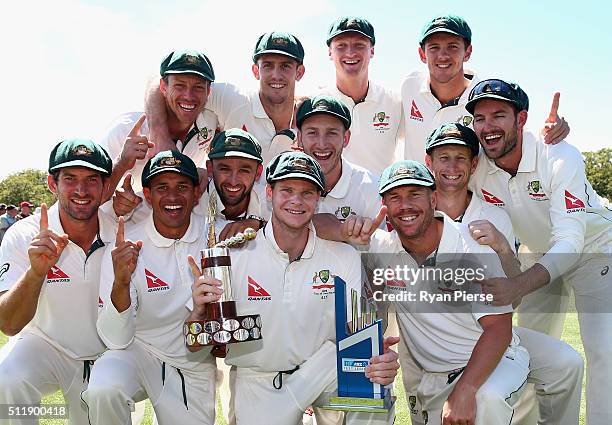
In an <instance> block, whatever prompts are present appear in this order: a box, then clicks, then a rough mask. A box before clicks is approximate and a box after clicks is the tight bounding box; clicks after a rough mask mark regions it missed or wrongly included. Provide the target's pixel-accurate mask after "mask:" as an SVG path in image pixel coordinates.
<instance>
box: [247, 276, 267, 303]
mask: <svg viewBox="0 0 612 425" xmlns="http://www.w3.org/2000/svg"><path fill="white" fill-rule="evenodd" d="M247 281H248V285H249V290H248V298H247V299H248V300H249V301H268V300H271V299H272V297H271V296H270V294H268V291H266V290H265V289H264V288H263V287H262V286H261V285H260V284H259V283H257V282H256V281H255V279H253V278H252V277H251V276H249V277H248V279H247Z"/></svg>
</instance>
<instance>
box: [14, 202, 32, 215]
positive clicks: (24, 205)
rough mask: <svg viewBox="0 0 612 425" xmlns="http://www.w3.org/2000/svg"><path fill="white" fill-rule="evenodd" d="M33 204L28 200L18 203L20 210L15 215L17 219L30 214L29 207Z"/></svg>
mask: <svg viewBox="0 0 612 425" xmlns="http://www.w3.org/2000/svg"><path fill="white" fill-rule="evenodd" d="M33 206H34V204H30V202H28V201H22V202H21V204H19V208H20V209H21V212H20V213H19V215H18V216H17V220H21V219H22V218H26V217H29V216H30V215H32V212H31V210H30V208H32V207H33Z"/></svg>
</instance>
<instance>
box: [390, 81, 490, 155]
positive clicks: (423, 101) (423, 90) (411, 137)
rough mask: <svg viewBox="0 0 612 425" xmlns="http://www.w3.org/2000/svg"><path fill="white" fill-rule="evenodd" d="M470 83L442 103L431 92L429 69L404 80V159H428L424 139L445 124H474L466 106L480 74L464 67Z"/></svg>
mask: <svg viewBox="0 0 612 425" xmlns="http://www.w3.org/2000/svg"><path fill="white" fill-rule="evenodd" d="M464 71H465V77H466V78H468V79H470V85H469V86H468V88H466V89H465V91H464V92H463V93H462V94H461V96H460V97H459V98H458V99H455V100H454V101H452V102H449V103H447V104H446V105H442V104H441V103H440V101H439V100H438V99H437V98H436V97H435V96H434V95H433V93H432V92H431V86H430V79H429V73H428V72H427V71H415V72H413V73H412V74H410V75H409V76H408V77H406V79H405V80H404V82H403V83H402V92H401V99H402V112H403V114H404V132H405V135H404V140H405V147H404V159H412V160H414V161H419V162H422V163H424V162H425V141H426V140H427V137H429V135H430V134H431V133H432V132H433V131H434V130H435V129H436V128H438V127H440V126H441V125H442V124H448V123H453V122H456V123H459V124H463V125H466V126H469V127H471V126H472V116H471V115H470V113H469V112H468V111H467V110H466V109H465V104H466V103H467V101H468V96H469V94H470V91H471V90H472V88H473V87H474V86H475V85H476V84H477V83H478V81H479V80H478V78H477V77H476V75H475V74H474V73H473V72H472V71H468V70H464Z"/></svg>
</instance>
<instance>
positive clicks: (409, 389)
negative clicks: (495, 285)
mask: <svg viewBox="0 0 612 425" xmlns="http://www.w3.org/2000/svg"><path fill="white" fill-rule="evenodd" d="M514 332H515V333H516V334H517V335H518V337H519V339H520V345H521V346H522V347H524V348H525V349H526V350H527V352H528V353H529V357H530V360H529V369H530V370H529V375H528V377H527V382H529V383H532V384H533V385H534V386H535V394H536V397H535V398H536V400H537V406H536V410H539V419H538V424H540V425H576V424H577V423H578V417H579V411H580V396H581V390H582V375H583V369H584V365H583V361H582V357H581V356H580V354H579V353H578V352H577V351H576V350H574V349H573V348H572V347H571V346H569V345H568V344H566V343H565V342H563V341H560V340H558V339H556V338H553V337H550V336H548V335H544V334H542V333H539V332H535V331H532V330H530V329H525V328H514ZM400 364H401V367H402V380H403V384H404V389H405V391H406V400H407V402H408V409H409V410H410V417H411V420H412V424H413V425H424V421H423V415H422V413H421V412H422V410H423V409H422V406H421V401H420V400H419V398H418V397H417V388H418V386H419V383H420V382H421V379H422V376H423V374H424V371H423V370H422V369H421V367H420V365H419V364H417V362H416V361H415V360H414V358H413V357H412V355H411V354H410V352H409V350H408V349H407V347H406V346H405V344H403V340H402V341H401V342H400ZM522 399H523V397H522V396H521V398H520V399H519V403H517V404H516V405H515V406H514V407H515V409H517V408H518V404H520V402H521V401H522ZM536 415H537V412H536ZM515 416H516V413H515ZM513 423H514V417H513ZM533 424H535V422H533V423H530V425H533Z"/></svg>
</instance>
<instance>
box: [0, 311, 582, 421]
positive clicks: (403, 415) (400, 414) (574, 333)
mask: <svg viewBox="0 0 612 425" xmlns="http://www.w3.org/2000/svg"><path fill="white" fill-rule="evenodd" d="M6 340H7V338H6V336H4V335H3V334H2V333H0V346H2V345H4V344H5V343H6ZM563 340H564V341H565V342H567V343H568V344H570V345H571V346H572V347H574V349H576V350H577V351H578V352H579V353H580V354H582V356H583V357H584V349H583V347H582V341H581V340H580V332H579V329H578V318H577V316H576V313H570V314H568V315H567V319H566V321H565V328H564V330H563ZM401 382H402V380H401V377H399V376H398V377H397V378H396V385H395V389H396V395H397V405H396V414H397V420H396V422H395V423H397V424H410V415H409V414H408V406H407V403H406V398H405V396H404V389H403V388H402V385H401ZM582 388H583V392H582V403H581V406H580V425H584V422H585V421H584V414H585V403H584V383H583V386H582ZM43 402H44V403H49V404H52V403H63V397H62V395H61V393H59V392H57V393H54V394H51V395H49V396H47V397H45V399H44V400H43ZM152 413H153V409H152V407H151V404H150V403H149V402H148V401H147V402H146V410H145V420H144V421H143V424H144V425H150V424H151V423H152V420H151V418H152ZM65 422H66V421H63V420H41V421H40V423H41V424H42V425H61V424H64V423H65ZM216 423H217V425H226V424H225V421H224V420H223V419H222V418H221V416H220V415H217V422H216Z"/></svg>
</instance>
